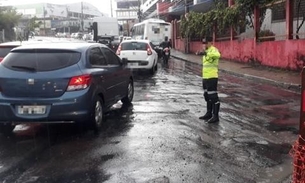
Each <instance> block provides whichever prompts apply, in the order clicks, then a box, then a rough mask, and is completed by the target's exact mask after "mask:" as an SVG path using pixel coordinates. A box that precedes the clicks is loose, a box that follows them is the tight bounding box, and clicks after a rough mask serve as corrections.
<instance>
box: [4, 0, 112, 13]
mask: <svg viewBox="0 0 305 183" xmlns="http://www.w3.org/2000/svg"><path fill="white" fill-rule="evenodd" d="M1 2H3V4H4V3H5V4H6V3H9V4H31V3H52V4H68V3H78V2H87V3H90V4H92V5H93V6H95V7H96V8H98V9H99V10H100V11H101V12H102V13H106V14H108V15H109V16H110V15H111V6H110V2H112V4H113V5H112V8H113V10H115V9H116V6H115V2H114V0H83V1H81V0H51V1H48V0H23V1H21V0H0V3H1ZM113 15H114V16H115V13H114V12H113Z"/></svg>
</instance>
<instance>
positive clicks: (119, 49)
mask: <svg viewBox="0 0 305 183" xmlns="http://www.w3.org/2000/svg"><path fill="white" fill-rule="evenodd" d="M121 49H122V47H121V45H120V46H119V47H118V50H117V51H116V54H117V55H120V54H121Z"/></svg>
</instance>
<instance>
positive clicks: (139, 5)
mask: <svg viewBox="0 0 305 183" xmlns="http://www.w3.org/2000/svg"><path fill="white" fill-rule="evenodd" d="M137 14H138V19H139V22H141V21H142V11H141V1H140V0H138V13H137Z"/></svg>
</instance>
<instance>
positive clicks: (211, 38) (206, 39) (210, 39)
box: [202, 37, 213, 44]
mask: <svg viewBox="0 0 305 183" xmlns="http://www.w3.org/2000/svg"><path fill="white" fill-rule="evenodd" d="M209 42H213V37H205V38H204V39H202V44H207V43H209Z"/></svg>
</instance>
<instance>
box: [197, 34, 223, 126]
mask: <svg viewBox="0 0 305 183" xmlns="http://www.w3.org/2000/svg"><path fill="white" fill-rule="evenodd" d="M205 43H206V48H205V50H204V51H203V52H201V53H200V54H201V55H203V57H202V87H203V90H204V94H203V96H204V99H205V101H206V103H207V111H206V114H205V115H204V116H201V117H199V119H202V120H206V121H207V123H216V122H219V115H218V113H219V108H220V101H219V98H218V93H217V84H218V62H219V58H220V53H219V51H218V49H217V48H216V47H214V46H213V38H211V37H207V38H206V39H205Z"/></svg>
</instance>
